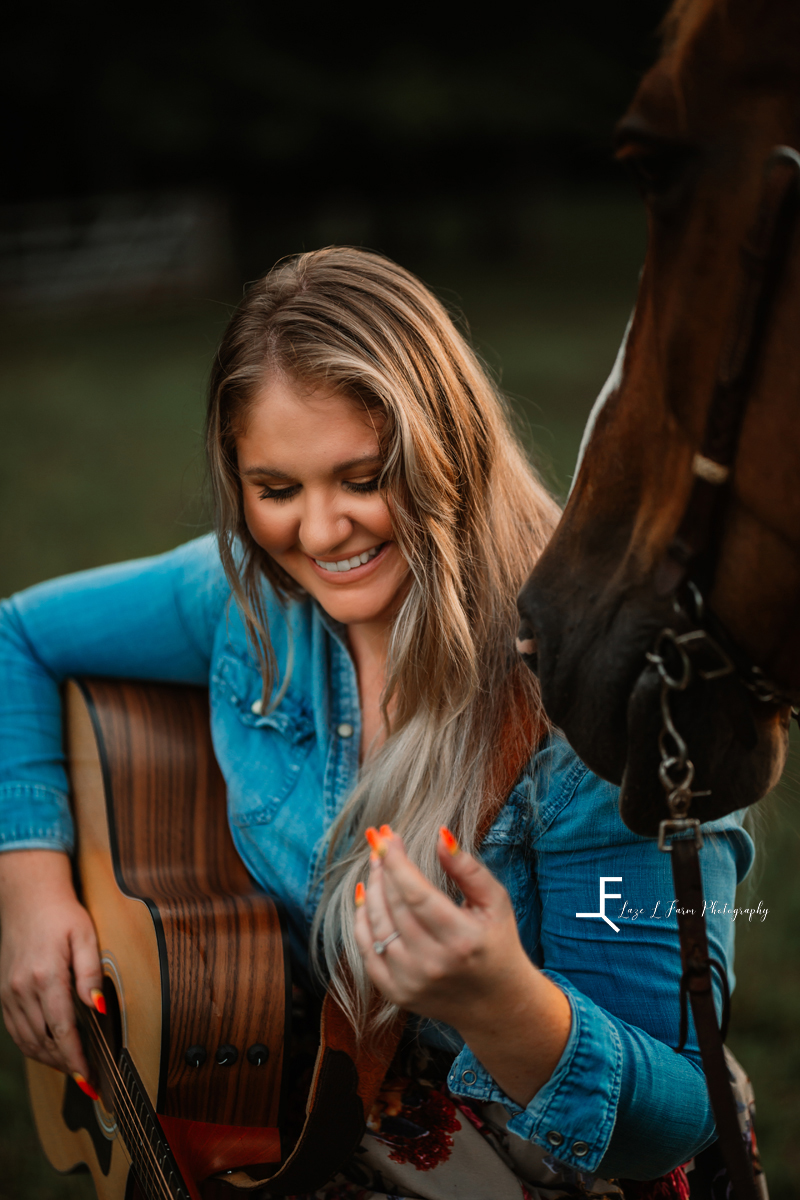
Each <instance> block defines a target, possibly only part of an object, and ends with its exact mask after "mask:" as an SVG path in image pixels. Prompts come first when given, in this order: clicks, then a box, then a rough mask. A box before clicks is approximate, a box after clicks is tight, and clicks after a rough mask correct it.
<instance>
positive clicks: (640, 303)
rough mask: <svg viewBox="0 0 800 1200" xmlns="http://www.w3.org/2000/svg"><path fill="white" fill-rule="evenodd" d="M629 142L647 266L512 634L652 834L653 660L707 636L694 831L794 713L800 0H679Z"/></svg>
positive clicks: (696, 684) (657, 801) (553, 713)
mask: <svg viewBox="0 0 800 1200" xmlns="http://www.w3.org/2000/svg"><path fill="white" fill-rule="evenodd" d="M616 141H617V156H618V157H619V158H620V159H621V160H622V161H623V162H624V163H626V164H627V165H629V166H630V167H631V169H632V170H633V171H634V173H635V175H636V176H637V179H638V182H639V185H640V188H641V191H642V193H643V196H644V200H645V204H646V206H647V211H648V221H649V237H648V248H647V254H646V258H645V263H644V268H643V270H642V274H641V279H640V283H639V291H638V296H637V300H636V306H635V309H634V313H633V316H632V319H631V323H630V325H629V328H628V331H627V334H626V337H625V341H624V342H623V346H622V348H621V350H620V353H619V356H618V359H617V362H616V364H615V367H614V371H613V373H612V376H611V378H610V379H609V382H608V384H607V385H606V387H605V388H604V389H603V392H602V393H601V395H600V397H599V399H598V402H597V404H596V405H595V408H594V410H593V412H592V415H591V417H590V420H589V425H588V426H587V430H586V433H585V435H584V442H583V445H582V447H581V454H580V456H579V463H578V468H577V470H576V475H575V478H574V483H573V488H572V492H571V494H570V497H569V500H568V502H567V505H566V508H565V511H564V514H563V517H562V520H561V522H560V524H559V526H558V529H557V530H556V532H555V534H554V536H553V538H552V540H551V542H550V544H549V545H548V547H547V549H546V550H545V552H544V554H543V555H542V556H541V558H540V560H539V562H538V563H537V565H536V568H535V570H534V571H533V573H532V575H531V577H530V579H529V580H528V582H527V583H526V584H525V586H524V588H523V590H522V592H521V594H520V598H519V609H520V614H521V618H522V624H521V627H520V635H519V636H520V650H521V652H522V653H523V654H524V655H525V656H526V660H527V661H528V663H529V665H531V666H532V667H533V668H534V669H535V670H536V671H537V673H538V675H539V677H540V680H541V685H542V694H543V699H544V703H545V707H546V709H547V711H548V713H549V715H550V717H551V719H552V720H553V721H554V722H555V723H556V725H558V726H560V727H561V728H562V729H563V731H564V733H565V734H566V736H567V738H568V739H569V741H570V742H571V743H572V745H573V746H574V748H575V750H576V751H577V753H578V754H579V755H580V756H581V757H582V758H583V759H584V760H585V762H586V763H587V764H588V765H589V766H590V767H591V768H592V769H593V770H595V771H596V772H598V773H599V774H600V775H602V776H604V777H605V778H606V779H608V780H611V781H612V782H615V783H621V784H622V795H621V809H622V814H623V817H624V819H625V821H626V823H627V824H628V825H629V826H630V827H631V828H632V829H634V830H635V831H636V832H638V833H642V834H646V835H653V834H654V833H656V832H657V829H658V824H659V821H660V819H661V818H662V817H665V816H667V815H669V814H668V813H667V811H666V809H665V790H664V788H663V787H662V783H661V782H659V765H660V763H661V764H663V762H664V759H665V757H667V758H668V757H669V753H670V752H671V751H672V750H673V749H674V742H673V741H671V740H670V737H669V736H668V737H667V742H666V750H665V749H664V743H663V742H662V750H661V751H659V749H658V738H659V734H662V736H663V733H664V711H663V707H662V705H661V703H660V701H661V698H662V696H663V691H664V689H663V675H664V673H665V671H664V670H663V669H662V671H661V673H659V670H658V666H659V661H660V664H661V667H662V668H664V665H665V663H666V673H667V674H668V675H671V676H672V677H674V676H675V675H676V673H677V674H678V675H680V673H681V671H682V670H683V666H682V665H681V660H682V659H683V660H684V665H685V659H686V656H685V654H684V653H683V651H682V649H681V646H680V645H679V644H678V643H679V641H680V639H681V638H682V636H683V635H684V634H685V633H687V632H688V633H690V634H691V633H692V631H696V630H699V629H704V630H705V631H706V633H707V634H708V637H707V638H706V645H705V648H704V653H705V655H706V660H705V667H704V666H703V664H702V663H699V664H697V663H695V664H694V665H695V668H696V669H695V670H694V672H693V674H692V679H691V683H689V685H688V686H685V687H683V688H682V689H677V688H676V689H675V690H674V691H673V693H672V695H671V698H670V699H671V702H672V705H671V710H670V713H669V714H668V715H670V716H671V719H672V720H673V725H674V731H675V736H676V737H677V738H678V739H680V738H681V737H682V738H683V739H685V742H686V744H687V745H688V757H689V758H690V760H691V765H692V767H693V772H694V774H693V781H692V782H691V791H692V792H694V793H695V794H694V796H693V799H692V803H691V815H692V816H696V817H699V818H700V819H702V820H709V819H713V818H714V817H716V816H720V815H722V814H724V813H726V812H730V811H732V810H734V809H737V808H741V807H743V806H745V805H748V804H750V803H752V802H753V801H755V800H758V799H760V798H761V797H762V796H763V795H765V793H766V792H767V791H768V790H769V789H770V788H771V787H772V786H773V785H774V784H775V783H776V782H777V779H778V777H779V775H780V772H781V770H782V768H783V765H784V762H785V758H786V753H787V746H788V727H789V720H790V717H791V706H792V705H793V704H794V705H796V704H798V703H800V622H799V621H798V615H800V613H799V606H800V219H798V209H799V208H800V201H798V195H799V194H800V193H799V192H798V188H799V185H798V178H799V177H800V157H798V155H797V153H796V152H795V151H797V150H800V6H798V5H797V3H796V0H680V2H679V3H677V4H676V5H675V6H674V7H673V9H672V10H671V12H670V14H669V16H668V18H667V21H666V23H665V29H664V42H663V49H662V54H661V57H660V59H659V61H658V62H657V63H656V65H655V66H654V67H653V68H652V69H651V70H650V71H649V73H648V74H647V75H646V76H645V77H644V78H643V80H642V82H641V84H640V86H639V88H638V91H637V92H636V95H635V97H634V100H633V103H632V104H631V107H630V109H629V110H628V112H627V113H626V115H625V116H624V117H623V119H622V121H621V122H620V123H619V126H618V127H617V135H616ZM792 148H794V150H792ZM664 631H670V633H669V635H668V636H667V637H666V640H665V637H664ZM692 636H694V634H692ZM697 636H699V637H700V638H701V639H702V638H704V637H705V635H697ZM687 644H688V643H687ZM665 647H666V649H665ZM648 652H649V654H650V657H649V658H648ZM654 652H655V653H654ZM712 660H713V661H712ZM722 663H727V664H728V668H730V667H731V666H732V667H733V668H735V669H728V668H726V667H723V666H720V664H722ZM767 679H768V680H769V684H768V685H767V684H766V682H765V681H766V680H767ZM759 681H760V682H761V686H759ZM683 682H684V683H687V682H688V676H687V678H685V679H684V680H683ZM668 766H669V764H668ZM698 793H701V794H698ZM702 793H707V794H702Z"/></svg>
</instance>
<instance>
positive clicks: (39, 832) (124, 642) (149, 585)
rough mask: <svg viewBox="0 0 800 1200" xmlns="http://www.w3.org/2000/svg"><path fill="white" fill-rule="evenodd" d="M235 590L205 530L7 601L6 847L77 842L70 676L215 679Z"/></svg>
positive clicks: (60, 846)
mask: <svg viewBox="0 0 800 1200" xmlns="http://www.w3.org/2000/svg"><path fill="white" fill-rule="evenodd" d="M229 594H230V589H229V587H228V585H227V582H226V580H225V576H224V573H223V571H222V567H221V564H220V561H219V556H218V554H217V551H216V546H215V543H214V540H213V538H211V537H205V538H199V539H197V540H196V541H194V542H190V543H188V544H187V545H184V546H180V547H179V548H178V549H177V550H173V551H170V552H169V553H168V554H162V555H159V556H158V557H156V558H148V559H141V560H138V561H135V562H126V563H119V564H117V565H116V566H111V567H101V568H99V569H97V570H93V571H82V572H80V573H79V574H76V575H68V576H65V577H64V578H61V579H54V580H50V581H49V582H47V583H43V584H39V585H38V586H36V587H32V588H29V589H27V590H26V591H24V592H20V593H18V594H17V595H16V596H12V597H11V599H10V600H5V601H3V603H2V604H0V681H1V682H0V849H2V850H8V849H18V850H21V849H53V850H67V851H70V850H71V849H72V840H73V839H72V821H71V817H70V813H69V805H68V802H67V794H68V786H67V778H66V771H65V768H64V754H63V749H62V739H61V702H60V696H59V687H60V685H61V683H62V682H63V681H64V680H65V679H67V678H68V677H69V676H72V675H106V676H117V677H119V678H128V679H158V680H163V681H165V682H180V683H198V684H202V683H207V682H208V675H209V666H210V661H211V649H212V644H213V640H214V631H215V629H216V627H217V625H218V623H219V620H220V617H221V615H222V613H223V611H224V607H225V604H226V601H227V598H228V596H229Z"/></svg>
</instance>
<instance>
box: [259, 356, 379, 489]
mask: <svg viewBox="0 0 800 1200" xmlns="http://www.w3.org/2000/svg"><path fill="white" fill-rule="evenodd" d="M380 426H381V414H380V413H376V412H374V411H372V410H370V409H368V408H367V407H366V406H365V405H364V404H363V403H362V402H361V401H360V400H358V399H356V398H354V397H353V396H350V395H348V394H347V393H346V392H342V391H339V390H336V389H333V388H329V387H325V386H324V385H314V384H308V383H302V382H297V381H295V380H292V379H290V378H288V377H287V376H285V375H278V374H276V375H274V376H271V377H270V379H269V380H268V381H267V382H266V383H265V384H264V385H263V386H262V387H261V388H260V389H259V390H258V392H257V393H256V394H255V396H254V397H253V401H252V403H251V405H250V407H249V410H248V413H247V424H246V427H245V428H244V430H243V431H242V432H241V434H240V436H239V437H237V439H236V441H237V446H238V448H239V452H240V455H241V453H242V452H243V451H245V452H249V451H253V452H256V451H258V452H260V453H261V454H262V455H263V454H264V453H267V452H268V453H269V458H270V461H271V462H273V463H274V465H275V466H280V465H281V464H280V463H279V462H278V461H277V458H278V457H281V456H284V455H290V456H292V457H294V458H299V459H301V460H303V459H307V460H309V461H310V460H311V459H314V460H318V459H324V458H331V459H334V458H335V459H339V458H341V456H342V451H344V450H347V451H349V452H350V453H349V455H348V456H349V457H354V456H355V455H364V454H369V453H374V454H377V453H378V451H379V432H380Z"/></svg>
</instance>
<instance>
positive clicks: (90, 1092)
mask: <svg viewBox="0 0 800 1200" xmlns="http://www.w3.org/2000/svg"><path fill="white" fill-rule="evenodd" d="M72 1078H73V1079H74V1080H75V1082H76V1083H77V1085H78V1087H79V1088H80V1089H81V1091H82V1092H85V1093H86V1095H87V1096H88V1097H89V1099H90V1100H99V1099H100V1094H99V1093H98V1092H96V1091H95V1090H94V1088H93V1087H92V1085H91V1084H90V1083H87V1082H86V1080H85V1079H84V1078H83V1076H82V1075H81V1073H80V1071H73V1072H72Z"/></svg>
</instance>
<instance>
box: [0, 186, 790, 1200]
mask: <svg viewBox="0 0 800 1200" xmlns="http://www.w3.org/2000/svg"><path fill="white" fill-rule="evenodd" d="M528 221H529V234H530V236H529V238H528V244H529V248H528V250H527V251H526V253H525V255H524V256H522V257H520V258H519V259H518V260H517V261H515V262H513V263H508V264H506V265H505V266H503V267H496V266H495V267H492V266H487V265H485V264H481V263H480V262H477V261H474V262H469V261H466V262H465V261H464V260H463V259H460V260H459V261H457V262H455V261H451V262H444V261H440V262H438V263H408V264H407V265H408V266H410V267H412V269H415V270H417V271H418V272H419V273H420V274H421V275H422V277H423V278H425V279H426V280H427V281H428V282H429V283H430V284H431V285H432V286H433V287H434V288H435V289H436V290H437V291H438V292H439V293H440V295H442V296H443V298H444V299H445V300H446V301H447V302H448V303H449V304H451V305H453V306H456V307H458V308H460V309H461V310H462V311H463V313H464V315H465V316H466V318H467V320H468V322H469V325H470V327H471V329H472V331H473V335H474V338H475V341H476V343H477V345H478V348H479V350H480V352H481V354H482V355H483V356H484V358H485V359H486V361H487V362H488V363H489V365H490V367H491V368H492V370H493V371H495V372H496V373H497V374H499V375H500V376H501V378H502V383H503V386H504V387H505V389H506V390H507V392H508V393H509V394H510V395H511V397H512V399H513V404H514V410H515V413H516V415H517V419H518V423H519V425H520V428H521V429H522V430H523V434H524V437H525V440H526V442H527V444H528V447H529V449H530V450H531V452H532V454H533V456H534V458H535V460H536V461H537V462H538V463H539V464H540V466H541V467H542V469H543V471H544V474H545V476H546V478H547V479H548V480H549V481H550V482H551V483H552V485H553V486H554V487H555V489H556V490H557V491H558V492H559V493H560V494H562V495H563V494H564V492H565V490H566V487H567V485H568V482H569V476H570V472H571V469H572V465H573V463H574V460H575V453H576V451H577V447H578V443H579V440H580V435H581V431H582V429H583V424H584V422H585V419H586V416H587V414H588V411H589V408H590V406H591V403H592V401H593V399H594V397H595V395H596V393H597V390H598V389H599V387H600V386H601V384H602V382H603V380H604V379H605V376H606V374H607V373H608V371H609V369H610V367H611V364H612V362H613V359H614V355H615V353H616V349H617V346H618V344H619V340H620V338H621V336H622V332H623V329H624V327H625V323H626V320H627V317H628V314H629V312H630V308H631V305H632V303H633V298H634V294H635V286H636V278H637V273H638V268H639V264H640V261H641V255H642V245H643V230H642V219H641V214H640V212H639V210H638V206H637V205H635V204H634V203H629V202H627V201H624V200H619V199H618V198H615V197H613V196H608V197H590V198H588V199H587V198H583V197H574V196H562V197H557V198H554V199H551V200H549V201H542V202H541V203H540V204H538V205H537V206H535V207H534V208H533V209H532V210H531V212H530V214H529V216H528ZM292 248H293V247H288V246H287V247H286V249H287V251H289V250H291V249H292ZM229 311H230V306H229V305H228V304H226V303H219V302H210V301H209V302H207V303H206V302H202V303H201V302H198V303H197V304H195V305H194V306H192V307H188V308H186V309H183V310H181V311H171V312H166V311H154V312H149V313H139V314H131V313H121V312H117V313H107V314H102V315H101V314H94V315H93V316H84V317H73V318H69V317H62V318H61V319H59V320H54V319H49V320H45V319H44V318H40V319H38V320H36V321H34V320H30V319H29V320H27V321H24V322H23V321H21V320H18V321H17V322H16V323H14V324H12V325H11V326H9V325H8V323H6V327H5V330H4V333H3V335H2V342H1V343H0V419H1V420H2V424H1V425H0V428H2V430H3V437H2V439H0V480H2V483H0V488H2V504H1V505H0V530H1V531H2V540H1V541H0V544H1V545H2V547H3V553H2V555H0V594H8V593H10V592H11V591H13V590H15V589H17V588H20V587H24V586H27V585H28V584H31V583H34V582H36V581H37V580H39V579H43V578H48V577H50V576H52V575H55V574H58V573H62V572H66V571H72V570H78V569H81V568H84V567H89V566H93V565H96V564H100V563H104V562H111V561H115V560H121V559H126V558H130V557H134V556H137V555H144V554H152V553H156V552H158V551H161V550H164V549H167V548H169V547H171V546H174V545H176V544H177V543H179V542H181V541H184V540H187V539H188V538H190V537H193V536H195V535H196V533H197V532H198V531H199V530H202V529H205V528H207V522H206V517H205V506H204V504H203V501H202V497H201V495H200V487H201V479H202V438H201V427H202V420H203V391H204V386H205V379H206V376H207V372H208V368H209V364H210V362H211V360H212V357H213V353H214V346H215V343H216V340H217V338H218V336H219V333H220V332H221V330H222V328H223V326H224V323H225V321H226V319H227V315H228V312H229ZM798 779H800V755H798V756H797V757H796V758H795V759H793V762H792V765H791V767H790V770H789V771H787V775H786V778H785V781H784V783H783V784H782V785H781V787H780V789H779V790H778V794H777V795H776V797H775V798H774V799H772V800H770V801H768V802H767V803H766V804H765V805H764V806H762V807H763V808H764V815H763V819H762V820H760V822H759V825H760V828H759V830H758V832H757V843H758V865H757V867H756V871H755V873H754V876H753V878H752V880H751V881H748V883H747V884H745V888H744V893H743V896H742V897H741V898H742V899H748V900H749V901H752V902H755V901H757V900H758V899H761V900H762V901H763V903H764V904H766V905H767V907H768V908H769V910H770V911H769V915H768V917H767V919H766V920H765V921H764V922H763V923H762V922H758V923H754V924H752V925H747V924H744V925H742V924H741V923H740V926H739V929H738V949H737V964H736V966H737V975H738V987H737V991H736V995H735V999H734V1016H733V1024H732V1031H731V1037H730V1041H731V1045H732V1047H733V1049H734V1051H735V1052H736V1054H737V1055H738V1056H739V1058H740V1060H741V1061H742V1063H743V1065H744V1066H745V1068H746V1069H747V1070H748V1071H749V1073H750V1075H751V1078H752V1080H753V1083H754V1086H755V1090H756V1097H757V1101H758V1108H759V1126H758V1130H759V1140H760V1143H761V1148H762V1154H763V1158H764V1162H765V1166H766V1169H767V1175H768V1179H769V1181H770V1189H771V1195H772V1200H789V1197H793V1196H795V1195H796V1191H797V1189H796V1186H795V1185H794V1184H793V1182H792V1181H793V1180H796V1179H797V1178H798V1176H800V1138H798V1136H797V1130H798V1127H800V1037H798V1034H800V1006H799V1005H798V1003H797V1000H798V996H800V942H799V940H798V937H797V930H798V928H800V883H799V882H798V876H799V874H800V873H799V872H798V860H799V859H800V853H799V852H800V809H798V806H797V799H798V784H797V782H796V781H797V780H798ZM91 1195H93V1189H92V1187H91V1184H90V1183H89V1182H88V1180H87V1179H86V1178H82V1177H70V1178H61V1177H58V1176H56V1175H55V1173H54V1172H52V1171H51V1169H50V1168H49V1166H48V1165H47V1164H46V1163H45V1162H44V1161H43V1159H42V1157H41V1154H40V1152H39V1151H38V1149H37V1146H36V1142H35V1135H34V1133H33V1130H32V1126H31V1123H30V1119H29V1116H28V1112H27V1104H26V1098H25V1095H24V1085H23V1081H22V1064H21V1059H20V1057H19V1055H18V1054H17V1052H16V1050H15V1049H14V1047H13V1046H11V1044H10V1043H9V1041H8V1039H7V1038H6V1037H5V1035H4V1034H3V1035H0V1198H2V1200H22V1198H23V1197H24V1198H25V1200H64V1198H66V1197H69V1198H77V1197H89V1196H91Z"/></svg>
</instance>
